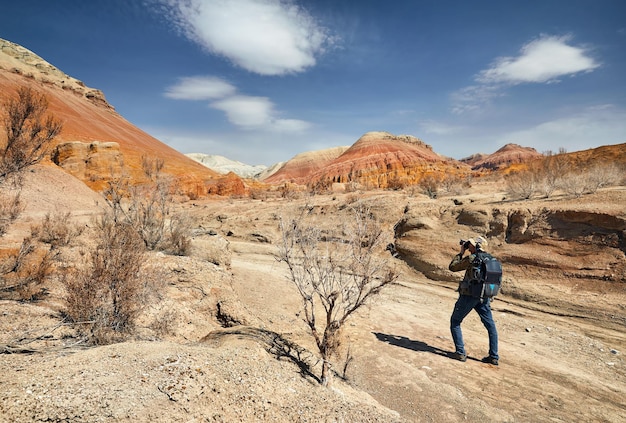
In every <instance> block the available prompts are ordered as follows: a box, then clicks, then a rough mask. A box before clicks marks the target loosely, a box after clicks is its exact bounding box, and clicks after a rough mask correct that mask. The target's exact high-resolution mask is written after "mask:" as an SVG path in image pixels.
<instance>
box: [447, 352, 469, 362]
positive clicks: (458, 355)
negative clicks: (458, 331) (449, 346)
mask: <svg viewBox="0 0 626 423" xmlns="http://www.w3.org/2000/svg"><path fill="white" fill-rule="evenodd" d="M450 358H453V359H455V360H459V361H467V356H466V355H465V354H461V353H458V352H453V353H452V354H450Z"/></svg>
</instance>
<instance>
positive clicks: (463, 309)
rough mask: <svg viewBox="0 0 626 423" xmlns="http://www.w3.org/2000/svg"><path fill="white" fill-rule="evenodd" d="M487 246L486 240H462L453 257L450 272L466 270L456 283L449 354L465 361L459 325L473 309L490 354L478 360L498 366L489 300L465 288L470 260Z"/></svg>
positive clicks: (466, 286) (496, 332)
mask: <svg viewBox="0 0 626 423" xmlns="http://www.w3.org/2000/svg"><path fill="white" fill-rule="evenodd" d="M486 246H487V241H486V240H485V239H483V238H482V237H476V238H470V239H468V240H467V241H465V240H461V252H460V253H459V254H457V255H455V256H454V258H453V259H452V261H451V262H450V265H449V266H448V268H449V269H450V270H451V271H453V272H458V271H461V270H465V276H464V277H463V280H462V281H461V282H460V283H459V289H458V291H459V298H458V300H457V301H456V304H455V305H454V311H453V312H452V316H451V317H450V332H451V333H452V340H453V341H454V346H455V352H454V353H453V354H452V357H453V358H454V359H456V360H460V361H466V360H467V354H466V352H465V345H464V343H463V333H462V331H461V322H463V319H465V317H466V316H467V315H468V314H469V313H470V312H471V311H472V310H475V311H476V313H478V315H479V316H480V320H481V321H482V323H483V325H484V326H485V328H487V333H488V334H489V355H488V356H486V357H484V358H483V359H482V360H481V361H482V362H483V363H489V364H492V365H495V366H497V365H498V359H499V356H498V331H497V330H496V324H495V322H494V321H493V316H492V315H491V306H490V303H491V298H482V299H481V298H478V297H474V296H472V295H470V292H469V289H468V286H469V282H470V279H471V276H470V269H471V266H472V261H473V260H474V257H475V255H476V252H477V251H484V250H483V248H484V247H486ZM466 251H469V252H470V254H468V255H467V256H465V257H464V255H465V252H466Z"/></svg>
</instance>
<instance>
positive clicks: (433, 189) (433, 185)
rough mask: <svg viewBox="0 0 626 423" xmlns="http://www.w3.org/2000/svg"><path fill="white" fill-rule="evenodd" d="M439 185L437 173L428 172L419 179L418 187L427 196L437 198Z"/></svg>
mask: <svg viewBox="0 0 626 423" xmlns="http://www.w3.org/2000/svg"><path fill="white" fill-rule="evenodd" d="M440 186H441V178H440V177H439V176H437V175H433V174H428V175H424V177H423V178H422V179H421V180H420V181H419V187H420V188H421V190H422V192H423V193H424V194H426V195H427V196H428V197H429V198H437V193H438V192H439V188H440Z"/></svg>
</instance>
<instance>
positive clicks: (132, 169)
mask: <svg viewBox="0 0 626 423" xmlns="http://www.w3.org/2000/svg"><path fill="white" fill-rule="evenodd" d="M22 86H26V87H30V88H32V89H33V90H36V91H38V92H41V93H43V94H44V95H45V96H46V97H47V99H48V102H49V112H51V113H52V114H54V115H55V116H56V117H57V118H59V119H60V120H62V121H63V131H62V132H61V135H60V136H59V137H58V138H57V139H56V140H55V142H56V144H57V145H59V144H63V143H75V142H81V143H86V144H87V145H92V144H93V146H100V147H101V146H104V147H105V148H104V149H101V150H103V151H104V150H111V149H113V150H115V149H117V148H119V153H121V159H122V160H123V163H124V169H125V171H126V172H127V173H128V174H129V175H130V176H131V178H133V180H135V181H141V180H142V179H143V173H142V169H141V158H142V156H144V155H145V156H148V157H150V158H158V159H162V160H163V161H164V163H165V166H164V168H163V172H164V173H165V174H168V175H171V176H172V177H174V178H175V179H176V180H177V182H178V185H179V187H181V188H182V189H183V190H185V191H187V192H188V193H190V194H194V195H204V194H206V192H207V189H209V190H210V185H213V184H215V183H217V179H218V178H219V177H220V175H219V174H218V173H216V172H214V171H213V170H210V169H208V168H207V167H205V166H202V165H201V164H199V163H197V162H195V161H194V160H192V159H190V158H188V157H186V156H185V155H184V154H182V153H180V152H178V151H176V150H174V149H173V148H171V147H169V146H168V145H166V144H164V143H162V142H161V141H159V140H157V139H156V138H154V137H152V136H150V135H148V134H147V133H145V132H144V131H142V130H140V129H139V128H137V127H136V126H134V125H133V124H131V123H130V122H128V121H127V120H126V119H124V118H123V117H122V116H121V115H119V114H118V113H117V112H116V111H115V109H114V108H113V107H111V105H109V104H108V103H107V101H106V99H105V98H104V95H103V94H102V92H100V91H99V90H95V89H91V88H88V87H85V85H84V84H83V83H82V82H81V81H78V80H76V79H74V78H72V77H70V76H68V75H66V74H64V73H63V72H61V71H60V70H58V69H57V68H55V67H54V66H52V65H50V64H49V63H47V62H45V61H44V60H43V59H41V58H40V57H39V56H37V55H35V54H34V53H32V52H30V51H29V50H27V49H25V48H23V47H21V46H19V45H17V44H14V43H11V42H9V41H5V40H2V39H0V101H4V100H5V98H6V97H7V96H11V95H14V94H15V93H16V91H17V89H18V88H19V87H22ZM94 143H95V144H94ZM102 143H104V144H102ZM111 143H117V145H115V144H111ZM93 146H92V147H93ZM118 146H119V147H118ZM97 148H99V147H96V149H97ZM92 149H93V148H92ZM83 150H88V148H87V147H85V148H68V149H67V148H66V149H65V150H64V153H63V154H64V155H62V156H63V157H62V158H63V159H68V157H67V155H68V154H70V155H71V154H72V152H73V151H83ZM106 157H107V155H106V154H104V155H100V158H101V159H102V158H104V160H100V163H99V165H97V166H96V169H93V168H92V169H91V173H90V174H89V175H88V176H85V175H83V174H75V173H73V174H74V175H75V176H77V177H78V178H79V179H82V180H83V181H84V182H85V183H86V184H88V185H90V186H91V187H92V188H95V189H100V188H102V186H103V181H104V180H106V179H107V178H108V177H110V167H111V166H108V165H107V161H106ZM80 159H82V158H78V161H80ZM76 161H77V160H74V162H76ZM96 161H97V160H96ZM72 169H74V170H75V168H73V167H70V168H68V169H67V170H68V171H69V172H70V173H72ZM94 172H95V173H98V172H99V173H100V174H99V175H94ZM240 182H241V181H238V182H237V184H236V185H237V188H236V190H238V191H239V190H241V187H242V186H243V184H242V183H240ZM207 185H209V186H207ZM228 191H229V190H226V192H228ZM237 193H238V194H241V192H237Z"/></svg>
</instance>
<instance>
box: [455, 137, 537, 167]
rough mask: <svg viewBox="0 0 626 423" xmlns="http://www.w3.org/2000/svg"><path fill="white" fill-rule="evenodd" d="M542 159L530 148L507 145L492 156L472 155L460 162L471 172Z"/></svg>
mask: <svg viewBox="0 0 626 423" xmlns="http://www.w3.org/2000/svg"><path fill="white" fill-rule="evenodd" d="M540 157H543V155H542V154H541V153H538V152H537V150H535V149H534V148H531V147H522V146H521V145H517V144H512V143H511V144H507V145H505V146H504V147H502V148H500V149H499V150H498V151H496V152H495V153H493V154H489V155H486V154H474V155H472V156H470V157H467V158H465V159H461V162H463V163H466V164H467V165H469V166H471V168H472V170H479V169H491V170H497V169H501V168H504V167H508V166H510V165H512V164H517V163H528V162H531V161H533V160H535V159H538V158H540Z"/></svg>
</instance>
